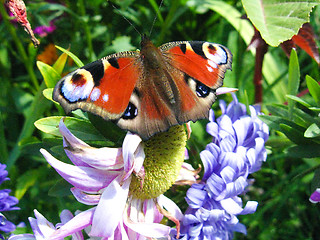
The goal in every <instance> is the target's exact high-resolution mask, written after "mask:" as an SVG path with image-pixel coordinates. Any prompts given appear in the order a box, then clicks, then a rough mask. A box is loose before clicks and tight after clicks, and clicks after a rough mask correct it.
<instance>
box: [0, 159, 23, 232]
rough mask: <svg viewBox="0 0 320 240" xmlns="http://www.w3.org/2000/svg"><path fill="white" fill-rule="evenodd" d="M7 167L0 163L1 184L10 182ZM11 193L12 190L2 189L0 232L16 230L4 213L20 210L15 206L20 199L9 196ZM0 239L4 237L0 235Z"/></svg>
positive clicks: (0, 198)
mask: <svg viewBox="0 0 320 240" xmlns="http://www.w3.org/2000/svg"><path fill="white" fill-rule="evenodd" d="M6 167H7V166H6V165H5V164H1V163H0V184H2V183H3V182H4V181H7V180H9V178H8V177H7V176H8V171H7V170H6ZM10 192H11V190H10V189H2V190H0V231H2V232H5V233H9V232H12V231H13V230H15V228H16V226H15V225H14V224H13V223H12V222H10V221H8V220H7V219H6V218H5V216H4V215H3V212H6V211H12V210H19V208H18V207H16V206H15V205H16V204H17V203H18V199H17V198H15V197H12V196H10V195H9V193H10ZM0 238H2V235H1V234H0Z"/></svg>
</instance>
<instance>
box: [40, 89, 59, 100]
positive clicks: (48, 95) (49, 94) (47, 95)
mask: <svg viewBox="0 0 320 240" xmlns="http://www.w3.org/2000/svg"><path fill="white" fill-rule="evenodd" d="M42 93H43V96H44V97H45V98H46V99H48V100H50V101H52V102H54V103H57V102H56V101H54V100H53V99H52V93H53V88H46V89H44V90H43V91H42Z"/></svg>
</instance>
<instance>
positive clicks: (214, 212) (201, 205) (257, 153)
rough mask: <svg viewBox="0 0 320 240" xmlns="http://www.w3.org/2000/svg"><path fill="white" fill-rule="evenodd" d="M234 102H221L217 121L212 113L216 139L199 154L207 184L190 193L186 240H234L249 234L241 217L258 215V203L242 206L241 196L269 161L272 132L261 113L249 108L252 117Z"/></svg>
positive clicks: (195, 186)
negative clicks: (267, 146) (267, 144)
mask: <svg viewBox="0 0 320 240" xmlns="http://www.w3.org/2000/svg"><path fill="white" fill-rule="evenodd" d="M233 98H234V99H233V101H232V102H231V103H230V104H229V105H228V106H226V104H225V102H223V101H221V102H220V107H221V110H222V115H221V116H220V117H219V118H218V119H216V120H215V117H214V113H213V111H212V112H211V113H210V123H208V125H207V132H208V133H209V134H210V135H212V136H213V140H212V142H211V143H209V144H208V145H207V147H206V149H205V150H204V151H202V152H201V153H200V157H201V160H202V162H203V166H204V175H203V178H202V181H201V182H200V183H198V184H193V185H192V186H191V188H190V189H189V190H188V192H187V197H186V201H187V203H188V204H189V207H188V209H187V211H186V213H185V216H184V219H183V221H182V236H180V237H182V239H231V238H232V237H233V233H234V232H241V233H244V234H245V233H246V228H245V226H244V225H243V224H241V223H239V220H238V218H237V215H244V214H250V213H254V212H255V211H256V208H257V205H258V203H257V202H256V201H248V202H247V203H246V205H245V206H244V207H243V203H242V199H241V198H240V197H239V196H238V195H239V194H241V193H243V192H244V191H245V188H246V187H247V186H248V175H249V174H250V173H253V172H255V171H257V170H259V169H260V167H261V164H262V162H264V161H265V160H266V157H267V154H266V149H265V147H264V144H265V142H266V140H267V139H268V136H269V130H268V127H267V125H266V124H265V123H263V122H262V121H261V120H260V119H259V118H258V117H257V115H259V114H260V112H259V110H258V109H257V108H255V107H252V106H249V109H250V113H251V114H250V115H249V114H248V113H247V110H246V106H245V105H244V104H241V103H239V102H238V100H237V98H236V97H235V95H233ZM173 235H174V230H173Z"/></svg>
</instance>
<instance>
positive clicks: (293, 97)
mask: <svg viewBox="0 0 320 240" xmlns="http://www.w3.org/2000/svg"><path fill="white" fill-rule="evenodd" d="M286 97H287V98H289V99H291V100H293V101H296V102H298V103H300V104H301V105H303V106H305V107H307V108H309V107H311V105H310V104H309V103H307V102H306V101H304V100H303V99H301V98H299V97H297V96H293V95H286Z"/></svg>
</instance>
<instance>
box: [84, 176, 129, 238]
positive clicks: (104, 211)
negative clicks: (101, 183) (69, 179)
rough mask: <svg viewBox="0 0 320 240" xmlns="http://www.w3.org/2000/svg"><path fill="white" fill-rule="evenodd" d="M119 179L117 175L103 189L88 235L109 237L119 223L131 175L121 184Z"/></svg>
mask: <svg viewBox="0 0 320 240" xmlns="http://www.w3.org/2000/svg"><path fill="white" fill-rule="evenodd" d="M120 181H121V177H120V176H119V177H117V178H116V179H115V180H114V181H112V182H111V183H110V184H109V185H108V187H106V188H105V189H104V191H103V193H102V195H101V199H100V202H99V204H98V206H97V209H96V212H95V214H94V216H93V221H92V228H91V232H90V233H89V235H90V236H95V237H110V236H112V234H113V232H114V230H115V229H116V227H117V225H118V224H119V222H120V220H121V218H122V215H123V211H124V208H125V204H126V201H127V198H128V193H129V186H130V182H131V177H129V178H128V179H127V180H125V181H124V182H123V184H122V186H121V185H120ZM106 223H108V224H106Z"/></svg>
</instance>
